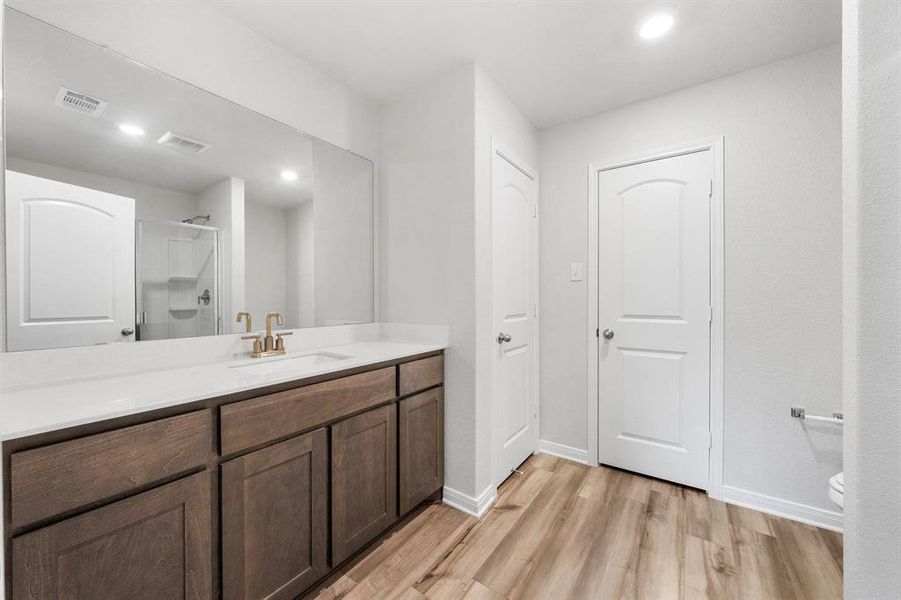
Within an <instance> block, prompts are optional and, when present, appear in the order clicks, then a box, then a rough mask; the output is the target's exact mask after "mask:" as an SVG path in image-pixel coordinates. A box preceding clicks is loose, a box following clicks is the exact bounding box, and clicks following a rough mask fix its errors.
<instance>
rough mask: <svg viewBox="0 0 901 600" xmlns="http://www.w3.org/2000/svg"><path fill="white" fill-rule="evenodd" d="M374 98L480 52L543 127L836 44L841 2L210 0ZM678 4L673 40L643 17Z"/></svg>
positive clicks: (488, 68)
mask: <svg viewBox="0 0 901 600" xmlns="http://www.w3.org/2000/svg"><path fill="white" fill-rule="evenodd" d="M210 1H211V2H212V4H214V5H215V6H217V7H219V8H220V9H221V10H223V11H225V12H226V13H228V14H230V15H232V16H233V17H235V18H237V19H238V20H240V21H242V22H243V23H244V24H245V25H247V26H248V27H250V28H251V29H253V30H255V31H257V32H258V33H260V34H261V35H263V36H264V37H266V38H268V39H270V40H271V41H272V42H274V43H275V44H277V45H279V46H281V47H282V48H284V49H285V50H287V51H288V52H290V53H292V54H294V55H295V56H297V57H299V58H301V59H303V60H304V61H306V62H308V63H310V64H312V65H313V66H314V67H316V68H317V69H319V70H320V71H322V72H324V73H326V74H327V75H329V76H331V77H332V78H334V79H336V80H338V81H340V82H342V83H344V84H346V85H348V86H349V87H350V88H352V89H354V90H356V91H357V92H358V93H360V94H362V95H363V96H364V97H367V98H369V99H370V100H372V101H374V102H379V103H381V102H385V101H388V100H391V99H393V98H395V97H397V96H398V95H400V94H401V93H402V92H403V91H405V90H406V89H409V88H411V87H413V86H415V85H417V84H420V83H423V82H426V81H428V80H429V79H430V78H432V77H435V76H437V75H438V74H440V73H442V72H444V71H447V70H450V69H452V68H454V67H456V66H460V65H463V64H465V63H468V62H470V61H475V62H478V63H479V64H480V65H482V67H484V68H485V70H486V71H487V72H488V74H489V75H491V76H492V78H494V79H495V81H497V83H498V84H499V85H500V86H501V87H502V88H503V89H504V90H506V92H507V93H508V94H509V95H510V97H511V99H512V100H513V101H514V103H515V104H516V105H517V106H519V108H520V109H521V110H522V111H523V112H524V113H525V114H526V116H527V117H528V118H529V119H530V120H531V121H532V123H533V124H534V125H535V126H537V127H539V128H542V127H547V126H550V125H554V124H558V123H563V122H566V121H570V120H573V119H576V118H579V117H583V116H588V115H591V114H595V113H597V112H600V111H603V110H608V109H611V108H614V107H618V106H623V105H625V104H629V103H631V102H636V101H638V100H642V99H645V98H650V97H653V96H658V95H661V94H665V93H667V92H671V91H675V90H678V89H681V88H684V87H688V86H691V85H695V84H698V83H702V82H704V81H709V80H712V79H716V78H718V77H722V76H725V75H728V74H730V73H735V72H738V71H741V70H744V69H748V68H752V67H755V66H760V65H763V64H766V63H769V62H773V61H776V60H779V59H782V58H787V57H789V56H792V55H795V54H799V53H802V52H807V51H810V50H814V49H817V48H821V47H824V46H827V45H830V44H833V43H837V42H839V40H840V37H841V2H840V0H670V1H664V2H662V3H661V2H655V1H647V0H629V1H624V0H603V1H601V0H594V1H586V0H560V1H553V0H543V1H536V0H519V1H510V0H506V1H500V0H481V1H473V0H470V1H463V0H443V1H442V0H342V1H335V0H304V1H285V0H210ZM660 8H669V9H674V10H675V11H676V15H677V16H676V19H677V20H676V26H675V28H674V29H673V31H672V32H671V33H670V34H669V35H668V36H667V37H666V38H664V39H661V40H658V41H657V42H656V43H652V44H648V43H643V42H641V41H640V40H639V39H637V36H636V26H637V23H638V22H639V21H640V20H641V19H642V18H643V17H644V16H646V15H647V14H649V13H651V12H653V11H654V10H658V9H660Z"/></svg>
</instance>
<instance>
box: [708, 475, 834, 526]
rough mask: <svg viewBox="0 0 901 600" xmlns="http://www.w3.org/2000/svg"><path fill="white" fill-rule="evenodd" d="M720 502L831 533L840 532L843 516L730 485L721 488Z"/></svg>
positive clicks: (831, 511)
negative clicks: (828, 530)
mask: <svg viewBox="0 0 901 600" xmlns="http://www.w3.org/2000/svg"><path fill="white" fill-rule="evenodd" d="M722 491H723V494H722V498H721V499H722V500H723V501H724V502H728V503H729V504H737V505H738V506H744V507H745V508H750V509H752V510H758V511H760V512H765V513H767V514H770V515H776V516H777V517H785V518H786V519H791V520H792V521H800V522H801V523H807V524H808V525H815V526H817V527H822V528H823V529H831V530H832V531H842V522H843V520H844V519H843V515H842V513H840V512H837V511H833V510H827V509H825V508H817V507H816V506H809V505H807V504H800V503H798V502H792V501H791V500H784V499H782V498H775V497H773V496H767V495H766V494H758V493H757V492H749V491H748V490H743V489H741V488H737V487H732V486H730V485H724V486H723V490H722Z"/></svg>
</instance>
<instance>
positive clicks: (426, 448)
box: [398, 388, 444, 515]
mask: <svg viewBox="0 0 901 600" xmlns="http://www.w3.org/2000/svg"><path fill="white" fill-rule="evenodd" d="M398 410H399V411H400V448H399V449H398V453H399V456H400V460H399V461H398V462H399V463H400V487H399V489H400V514H401V515H404V514H406V513H407V512H409V511H410V509H412V508H414V507H415V506H416V505H417V504H419V503H420V502H422V501H423V500H425V499H426V498H428V497H429V496H431V495H432V494H433V493H435V492H436V491H437V490H439V489H441V486H443V485H444V390H443V389H442V388H435V389H432V390H429V391H427V392H423V393H421V394H416V395H415V396H410V397H409V398H405V399H404V400H401V401H400V403H399V409H398Z"/></svg>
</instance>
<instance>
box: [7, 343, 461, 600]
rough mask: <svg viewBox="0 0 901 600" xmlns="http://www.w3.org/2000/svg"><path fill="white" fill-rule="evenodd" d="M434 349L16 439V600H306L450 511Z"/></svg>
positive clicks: (12, 487)
mask: <svg viewBox="0 0 901 600" xmlns="http://www.w3.org/2000/svg"><path fill="white" fill-rule="evenodd" d="M374 346H378V345H377V344H376V345H374ZM381 346H390V343H384V344H381ZM417 350H420V351H418V352H417ZM421 350H422V348H408V349H406V350H401V351H397V350H396V349H393V350H392V349H389V352H387V353H385V352H383V353H382V354H383V355H386V356H387V355H390V356H393V358H390V359H387V360H378V354H379V352H375V351H373V352H371V353H370V361H369V362H366V363H365V364H359V363H360V362H361V361H355V362H350V361H348V364H352V365H354V366H350V367H348V368H341V369H340V370H331V371H328V372H325V373H320V374H315V375H310V376H306V377H302V378H297V379H290V375H289V374H288V372H287V371H286V372H281V373H277V374H276V375H272V374H271V373H270V374H268V375H267V374H266V371H265V369H262V370H260V373H262V374H259V375H255V377H256V379H257V380H258V381H266V380H267V378H268V379H269V380H277V381H279V383H275V384H265V385H261V386H260V387H253V384H249V383H247V382H248V381H249V380H246V379H245V380H242V383H241V385H240V387H243V388H248V389H241V390H240V391H237V392H233V393H229V394H225V395H217V396H214V397H209V398H205V399H200V400H193V401H186V402H181V403H176V404H174V405H171V406H165V407H163V408H157V409H154V410H148V411H138V412H132V413H131V414H127V415H124V416H119V417H115V418H111V419H100V420H95V419H96V416H95V417H92V418H91V419H88V420H90V421H91V422H85V423H82V424H79V425H74V426H63V427H61V428H53V427H52V425H49V421H48V422H47V423H44V424H42V429H46V431H41V432H40V433H33V434H30V435H24V436H21V437H16V434H15V433H14V434H12V435H7V436H6V437H7V439H5V441H4V442H3V448H2V450H3V469H4V485H5V489H4V494H3V497H4V507H3V508H4V523H5V527H4V531H5V540H4V543H5V545H6V553H5V555H6V570H5V571H6V584H7V597H8V598H12V599H13V600H21V599H26V598H28V599H37V598H63V597H79V598H81V597H95V598H182V597H183V598H193V599H206V598H219V597H222V598H227V599H233V598H294V597H297V596H298V595H300V594H301V593H303V592H304V590H306V589H308V588H310V586H312V585H313V584H314V583H315V582H317V581H318V580H320V579H322V578H323V577H325V576H326V575H328V574H329V573H330V572H331V571H333V570H334V569H336V568H337V567H338V566H339V565H341V564H342V563H343V562H345V561H346V560H347V559H349V558H350V557H352V556H353V555H354V554H355V553H356V552H358V551H359V550H360V549H362V548H363V547H365V546H366V545H367V544H369V543H370V542H372V541H373V540H374V539H376V538H378V537H379V536H380V535H381V534H382V533H384V532H385V531H386V530H388V529H389V528H390V527H391V526H392V524H394V523H395V522H396V521H397V520H398V519H399V518H401V517H403V516H404V515H405V514H407V513H408V512H409V511H411V510H412V509H414V508H415V507H416V506H417V505H419V504H420V503H422V502H424V501H425V500H427V499H429V498H438V497H440V494H441V489H442V485H443V475H444V474H443V469H444V451H443V435H444V424H443V416H444V408H443V402H444V399H443V398H444V396H443V381H444V368H443V360H444V356H443V349H437V350H430V351H421ZM410 352H414V353H412V354H410ZM398 354H400V355H401V356H398ZM306 356H311V355H306ZM300 358H304V357H300ZM289 359H290V356H289ZM373 361H374V362H373ZM276 362H277V361H272V362H270V363H268V365H267V364H265V363H263V362H260V363H258V365H259V366H260V367H269V368H271V369H278V368H279V367H278V365H277V364H276ZM272 365H274V366H272ZM254 368H256V367H254ZM206 369H207V371H204V368H201V369H199V370H194V371H193V372H194V373H196V374H200V375H203V374H204V373H205V372H206V373H213V372H214V371H213V367H206ZM231 370H232V371H234V370H235V369H234V367H231ZM154 376H156V377H157V378H159V379H160V380H161V381H163V380H165V378H166V377H167V374H166V373H165V372H164V373H145V374H142V375H141V377H149V378H152V377H154ZM286 378H287V379H288V380H287V381H283V380H285V379H286ZM167 385H168V384H167ZM194 385H195V386H198V385H201V384H197V383H195V384H194ZM85 386H88V387H90V384H78V383H74V384H70V386H69V388H68V393H69V394H74V395H76V396H77V395H78V394H83V393H85V391H86V390H85ZM162 387H163V388H165V387H166V385H162ZM65 390H66V386H62V387H56V388H55V389H49V390H47V391H46V392H45V393H46V394H50V395H53V394H57V395H60V398H61V402H64V401H63V400H62V395H61V394H63V393H64V392H65ZM23 393H26V394H36V395H40V394H41V391H40V388H38V389H37V390H28V391H26V392H23ZM191 393H194V392H191ZM24 398H25V397H24V396H22V397H20V399H24ZM123 565H124V566H125V567H123ZM129 565H133V567H129Z"/></svg>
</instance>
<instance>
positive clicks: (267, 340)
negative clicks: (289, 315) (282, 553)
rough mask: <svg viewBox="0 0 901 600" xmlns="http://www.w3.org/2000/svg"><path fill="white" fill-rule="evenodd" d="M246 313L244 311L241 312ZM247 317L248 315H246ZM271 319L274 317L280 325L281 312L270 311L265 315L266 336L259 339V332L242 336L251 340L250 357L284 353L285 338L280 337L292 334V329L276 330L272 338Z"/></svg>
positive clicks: (281, 321) (281, 322) (243, 338)
mask: <svg viewBox="0 0 901 600" xmlns="http://www.w3.org/2000/svg"><path fill="white" fill-rule="evenodd" d="M242 314H246V313H242ZM248 319H249V317H248ZM272 319H275V322H276V323H277V324H278V325H282V324H283V323H284V321H283V320H282V316H281V314H279V313H277V312H272V313H269V314H267V315H266V337H264V338H263V339H262V340H260V334H259V333H256V334H251V335H245V336H242V337H241V339H242V340H253V350H252V351H251V353H250V356H251V358H260V357H263V356H277V355H279V354H284V353H285V340H283V339H282V338H283V337H285V336H289V335H292V334H293V333H294V332H293V331H276V332H275V338H274V339H273V337H272V335H273V332H272Z"/></svg>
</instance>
